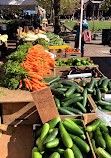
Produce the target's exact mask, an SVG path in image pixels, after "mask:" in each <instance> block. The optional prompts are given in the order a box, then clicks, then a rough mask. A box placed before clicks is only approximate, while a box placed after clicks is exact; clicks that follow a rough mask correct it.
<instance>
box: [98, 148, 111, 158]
mask: <svg viewBox="0 0 111 158" xmlns="http://www.w3.org/2000/svg"><path fill="white" fill-rule="evenodd" d="M96 153H97V155H98V156H99V157H100V158H111V155H110V154H109V153H108V152H107V151H105V150H104V149H103V148H101V147H98V148H97V149H96Z"/></svg>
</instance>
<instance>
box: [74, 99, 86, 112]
mask: <svg viewBox="0 0 111 158" xmlns="http://www.w3.org/2000/svg"><path fill="white" fill-rule="evenodd" d="M76 105H77V107H78V108H79V109H80V110H81V111H82V112H83V113H86V108H85V107H84V106H83V105H82V104H81V103H80V102H76Z"/></svg>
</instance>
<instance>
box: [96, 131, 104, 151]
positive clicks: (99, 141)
mask: <svg viewBox="0 0 111 158" xmlns="http://www.w3.org/2000/svg"><path fill="white" fill-rule="evenodd" d="M95 140H96V142H97V144H98V146H99V147H102V148H104V149H105V148H106V142H105V140H104V138H103V136H102V133H101V131H100V129H99V128H97V129H96V131H95Z"/></svg>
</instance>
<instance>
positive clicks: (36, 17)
mask: <svg viewBox="0 0 111 158" xmlns="http://www.w3.org/2000/svg"><path fill="white" fill-rule="evenodd" d="M42 15H43V12H42V11H41V10H39V11H38V14H37V15H36V14H35V15H34V21H33V26H34V29H37V28H38V27H39V29H40V30H42V26H43V24H42V19H43V16H42Z"/></svg>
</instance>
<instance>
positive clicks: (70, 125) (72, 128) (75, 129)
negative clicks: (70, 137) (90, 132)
mask: <svg viewBox="0 0 111 158" xmlns="http://www.w3.org/2000/svg"><path fill="white" fill-rule="evenodd" d="M63 125H64V127H65V128H66V130H67V131H68V132H69V133H71V134H74V135H78V136H80V135H82V134H84V132H83V131H82V130H81V129H80V128H79V126H78V125H77V124H76V123H74V122H73V121H72V120H70V119H69V118H66V119H64V121H63Z"/></svg>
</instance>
